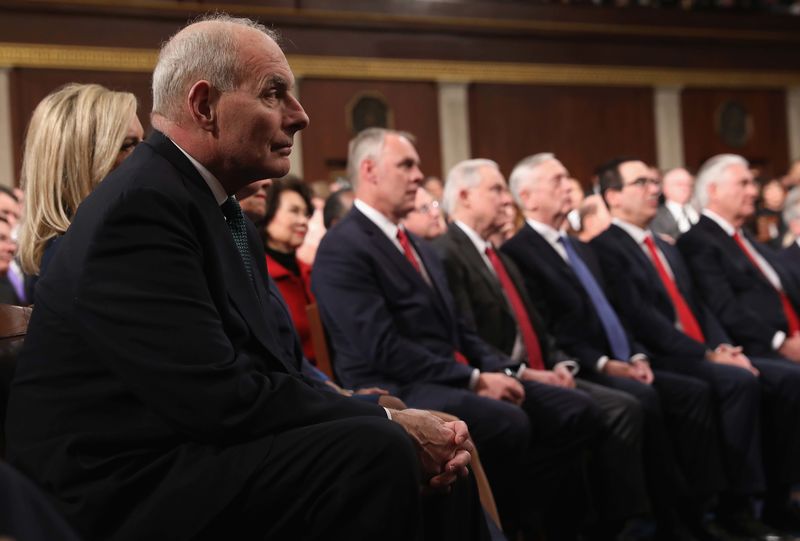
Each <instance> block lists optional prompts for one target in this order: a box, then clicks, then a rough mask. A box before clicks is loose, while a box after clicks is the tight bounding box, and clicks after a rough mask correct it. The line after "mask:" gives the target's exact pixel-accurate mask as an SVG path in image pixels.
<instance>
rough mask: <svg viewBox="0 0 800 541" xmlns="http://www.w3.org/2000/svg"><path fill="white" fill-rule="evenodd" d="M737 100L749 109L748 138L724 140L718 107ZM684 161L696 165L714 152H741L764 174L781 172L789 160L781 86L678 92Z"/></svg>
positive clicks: (695, 166)
mask: <svg viewBox="0 0 800 541" xmlns="http://www.w3.org/2000/svg"><path fill="white" fill-rule="evenodd" d="M725 103H737V104H740V105H741V106H743V107H744V109H745V110H746V111H747V113H748V129H749V138H748V139H747V141H746V142H744V144H742V145H740V146H739V145H729V144H726V143H725V141H724V140H723V138H722V136H721V135H720V132H719V129H718V125H719V122H718V119H719V115H720V112H721V107H723V105H724V104H725ZM681 108H682V111H683V112H682V116H683V144H684V155H685V157H686V164H687V165H688V166H689V167H690V168H693V169H697V168H698V167H699V166H700V165H702V163H703V162H704V161H705V160H706V159H708V158H710V157H711V156H713V155H715V154H720V153H723V152H732V153H734V154H741V155H743V156H744V157H746V158H747V159H748V160H750V161H751V162H753V165H754V166H756V167H758V168H759V169H761V174H762V176H764V177H769V176H773V175H780V174H783V173H784V172H785V171H786V167H787V165H788V161H789V156H788V154H789V148H788V146H789V145H788V135H787V126H786V93H785V91H784V90H782V89H774V90H771V89H763V90H761V89H758V90H755V89H754V90H732V89H715V88H687V89H684V91H683V92H682V95H681Z"/></svg>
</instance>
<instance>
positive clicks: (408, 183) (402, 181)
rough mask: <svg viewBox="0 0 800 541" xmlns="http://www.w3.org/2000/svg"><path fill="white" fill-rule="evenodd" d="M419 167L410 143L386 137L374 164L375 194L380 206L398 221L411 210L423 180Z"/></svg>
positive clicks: (403, 139) (415, 151) (403, 138)
mask: <svg viewBox="0 0 800 541" xmlns="http://www.w3.org/2000/svg"><path fill="white" fill-rule="evenodd" d="M419 166H420V161H419V155H418V154H417V149H415V148H414V145H413V144H412V143H411V141H409V140H408V139H407V138H405V137H403V136H402V135H397V134H393V133H390V134H387V135H386V139H385V140H384V143H383V150H382V152H381V155H380V157H379V158H378V160H377V163H375V174H376V191H377V195H378V198H379V200H380V201H381V205H382V206H384V207H385V208H387V209H388V210H389V212H390V213H391V214H392V216H393V217H394V218H396V219H398V220H400V219H403V218H404V217H405V216H406V215H407V214H408V213H409V212H411V211H412V210H414V202H415V200H416V197H417V188H419V186H420V184H421V183H422V179H423V176H422V171H420V168H419Z"/></svg>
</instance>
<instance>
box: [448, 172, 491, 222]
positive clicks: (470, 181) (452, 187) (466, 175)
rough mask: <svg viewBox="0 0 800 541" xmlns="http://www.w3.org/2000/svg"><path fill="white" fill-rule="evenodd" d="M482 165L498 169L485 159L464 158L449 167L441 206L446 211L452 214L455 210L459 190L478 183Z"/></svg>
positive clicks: (472, 186)
mask: <svg viewBox="0 0 800 541" xmlns="http://www.w3.org/2000/svg"><path fill="white" fill-rule="evenodd" d="M482 167H489V168H491V169H495V170H497V171H500V167H499V166H498V165H497V163H496V162H493V161H492V160H486V159H475V160H464V161H462V162H459V163H457V164H456V165H454V166H453V168H452V169H450V172H449V173H448V174H447V180H446V181H445V185H444V194H442V207H443V208H444V211H445V212H446V213H448V214H452V213H453V212H454V211H455V210H456V206H457V205H458V194H459V193H460V192H461V190H468V189H470V188H474V187H475V186H477V185H478V184H480V182H481V174H480V171H481V168H482Z"/></svg>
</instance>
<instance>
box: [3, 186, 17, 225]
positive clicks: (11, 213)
mask: <svg viewBox="0 0 800 541" xmlns="http://www.w3.org/2000/svg"><path fill="white" fill-rule="evenodd" d="M19 214H20V205H19V203H17V202H16V201H15V200H14V198H13V197H11V196H10V195H8V194H7V193H4V192H0V217H3V218H5V219H6V220H7V221H8V225H10V226H11V227H12V228H13V227H14V226H15V225H16V223H17V222H18V221H19Z"/></svg>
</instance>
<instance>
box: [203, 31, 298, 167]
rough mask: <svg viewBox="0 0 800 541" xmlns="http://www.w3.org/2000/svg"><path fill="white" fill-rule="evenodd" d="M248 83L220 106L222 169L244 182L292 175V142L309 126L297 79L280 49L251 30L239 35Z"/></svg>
mask: <svg viewBox="0 0 800 541" xmlns="http://www.w3.org/2000/svg"><path fill="white" fill-rule="evenodd" d="M234 32H236V35H237V38H238V40H239V45H240V47H239V60H240V65H241V69H242V73H243V74H244V80H243V81H242V83H241V85H240V86H239V88H237V89H235V90H232V91H229V92H223V93H222V94H221V95H220V96H219V100H218V103H217V130H218V144H219V148H218V149H217V150H218V154H219V156H220V157H221V160H223V163H224V166H223V170H224V171H226V172H228V173H229V174H231V175H235V176H237V177H238V178H240V179H241V180H242V181H243V182H252V181H254V180H258V179H263V178H279V177H282V176H284V175H286V174H287V173H288V172H289V155H290V154H291V152H292V144H293V137H294V134H295V133H296V132H298V131H299V130H302V129H303V128H305V127H306V126H307V125H308V116H307V115H306V113H305V111H304V110H303V107H302V106H301V105H300V102H298V101H297V99H296V98H295V97H294V96H293V95H292V94H291V92H290V90H291V89H292V87H293V85H294V75H293V74H292V70H291V69H290V68H289V64H288V63H287V61H286V57H285V56H284V54H283V51H281V49H280V47H278V45H277V44H276V43H275V42H274V41H273V40H272V39H270V38H269V37H268V36H266V35H264V34H263V33H261V32H258V31H257V30H253V29H250V28H237V29H235V30H234Z"/></svg>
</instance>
